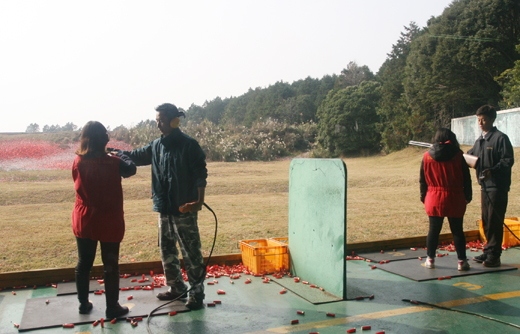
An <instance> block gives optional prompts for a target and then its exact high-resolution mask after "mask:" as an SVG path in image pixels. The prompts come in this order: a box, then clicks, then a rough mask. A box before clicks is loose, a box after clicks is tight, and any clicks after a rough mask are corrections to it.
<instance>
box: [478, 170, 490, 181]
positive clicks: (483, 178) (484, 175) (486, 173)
mask: <svg viewBox="0 0 520 334" xmlns="http://www.w3.org/2000/svg"><path fill="white" fill-rule="evenodd" d="M490 177H491V170H489V169H484V170H483V171H482V176H481V177H480V180H481V181H483V182H486V181H488V180H489V178H490Z"/></svg>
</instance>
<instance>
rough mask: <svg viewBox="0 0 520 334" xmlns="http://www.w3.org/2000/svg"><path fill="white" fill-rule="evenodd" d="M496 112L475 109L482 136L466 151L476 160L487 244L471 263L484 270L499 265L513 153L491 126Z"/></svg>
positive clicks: (510, 147) (482, 108)
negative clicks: (474, 262) (483, 267)
mask: <svg viewBox="0 0 520 334" xmlns="http://www.w3.org/2000/svg"><path fill="white" fill-rule="evenodd" d="M496 117H497V112H496V110H495V108H494V107H493V106H491V105H484V106H482V107H480V108H479V109H478V110H477V119H478V124H479V126H480V129H481V130H482V135H481V136H480V137H479V138H478V139H477V140H476V141H475V145H474V146H473V148H471V149H470V150H469V151H468V154H472V155H475V156H477V157H478V161H477V164H476V166H475V169H476V172H477V178H478V183H479V184H480V186H481V203H482V204H481V205H482V226H483V228H484V234H485V236H486V240H487V243H486V245H485V246H484V253H483V254H482V255H479V256H475V257H474V258H473V260H475V261H476V262H479V263H482V262H483V265H484V266H486V267H498V266H500V264H501V263H500V256H501V254H502V241H503V238H504V228H503V227H502V226H503V224H504V218H505V215H506V210H507V202H508V192H509V188H510V186H511V168H512V167H513V164H514V162H515V161H514V151H513V146H512V145H511V142H510V141H509V137H508V136H507V135H506V134H504V133H502V132H500V131H498V129H497V128H496V127H495V126H493V123H494V122H495V119H496Z"/></svg>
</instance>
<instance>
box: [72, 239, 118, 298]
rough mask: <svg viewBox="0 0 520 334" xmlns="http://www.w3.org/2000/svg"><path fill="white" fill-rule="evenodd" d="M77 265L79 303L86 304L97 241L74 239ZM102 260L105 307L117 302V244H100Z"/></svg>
mask: <svg viewBox="0 0 520 334" xmlns="http://www.w3.org/2000/svg"><path fill="white" fill-rule="evenodd" d="M76 243H77V245H78V264H77V266H76V289H77V291H78V300H79V302H80V303H85V302H88V293H89V284H90V270H91V269H92V265H93V264H94V259H95V258H96V248H97V244H98V242H97V241H94V240H91V239H83V238H77V237H76ZM100 244H101V259H102V260H103V269H104V281H105V295H106V300H107V306H113V305H114V304H117V303H118V300H119V244H120V243H119V242H100Z"/></svg>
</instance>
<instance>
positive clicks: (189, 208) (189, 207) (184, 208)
mask: <svg viewBox="0 0 520 334" xmlns="http://www.w3.org/2000/svg"><path fill="white" fill-rule="evenodd" d="M202 204H204V203H199V202H190V203H186V204H184V205H181V206H180V207H179V211H180V212H181V213H188V212H197V211H200V210H201V209H202Z"/></svg>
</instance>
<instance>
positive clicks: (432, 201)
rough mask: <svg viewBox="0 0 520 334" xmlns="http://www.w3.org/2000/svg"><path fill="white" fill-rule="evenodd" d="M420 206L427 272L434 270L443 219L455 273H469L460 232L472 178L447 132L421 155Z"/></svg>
mask: <svg viewBox="0 0 520 334" xmlns="http://www.w3.org/2000/svg"><path fill="white" fill-rule="evenodd" d="M419 183H420V189H421V202H423V203H424V208H425V210H426V214H427V215H428V217H429V220H430V229H429V232H428V236H427V239H426V245H427V252H426V253H427V255H428V257H427V259H426V261H425V263H424V265H425V267H426V268H429V269H431V268H435V252H436V250H437V245H438V244H439V234H440V232H441V229H442V224H443V221H444V217H448V221H449V223H450V229H451V233H452V234H453V243H454V244H455V250H456V251H457V258H458V270H461V271H462V270H469V269H470V265H469V263H468V260H467V257H466V237H465V235H464V230H463V220H464V213H465V212H466V204H468V203H469V202H471V199H472V196H473V193H472V187H471V174H470V172H469V167H468V165H467V163H466V161H465V159H464V157H463V152H462V151H461V149H460V146H459V143H458V141H457V137H456V136H455V134H454V133H453V132H452V131H451V130H449V129H446V128H440V129H439V130H437V132H436V133H435V136H434V138H433V145H432V146H431V148H430V150H429V151H428V152H426V153H425V154H424V157H423V160H422V163H421V173H420V180H419Z"/></svg>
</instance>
